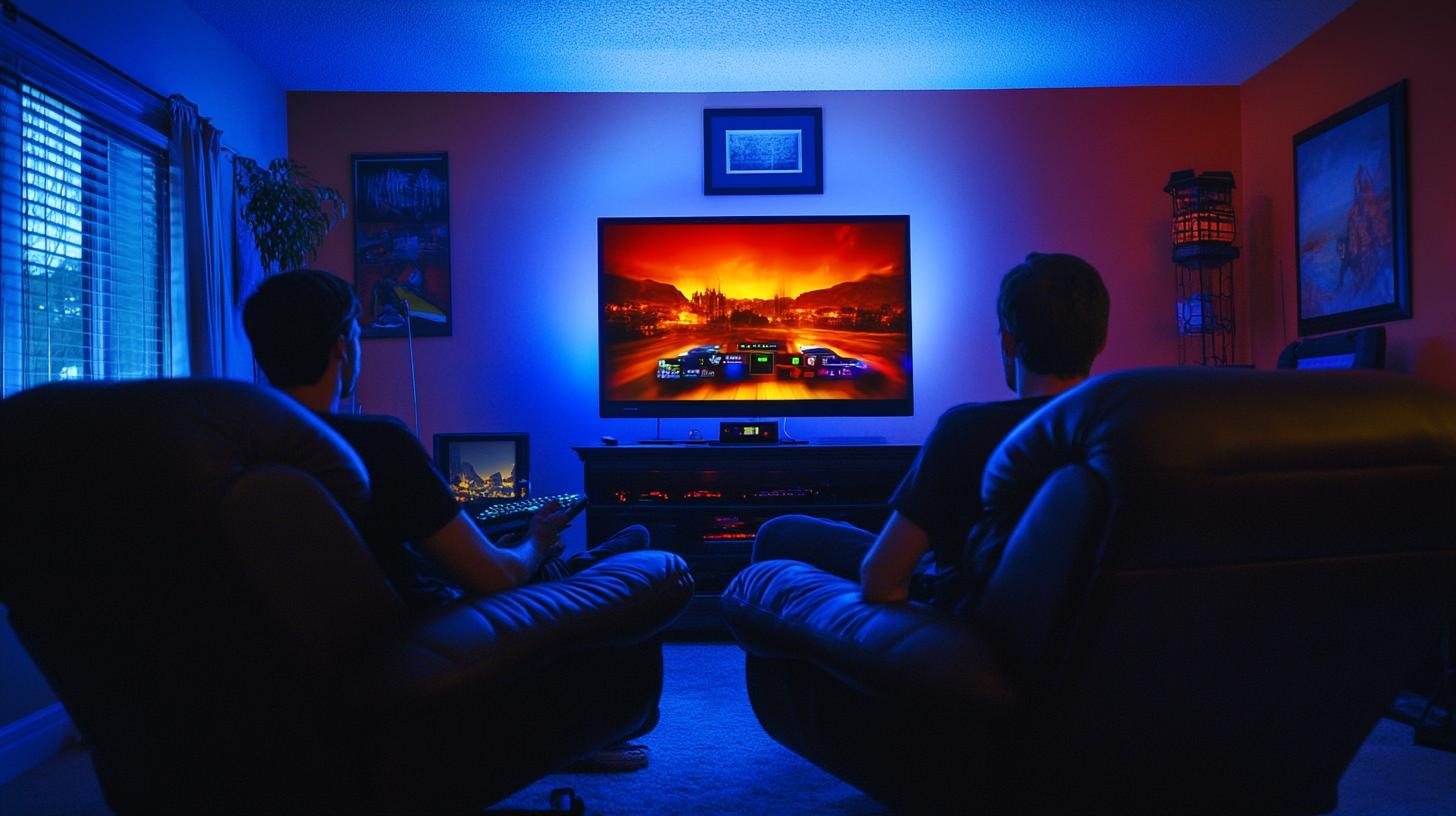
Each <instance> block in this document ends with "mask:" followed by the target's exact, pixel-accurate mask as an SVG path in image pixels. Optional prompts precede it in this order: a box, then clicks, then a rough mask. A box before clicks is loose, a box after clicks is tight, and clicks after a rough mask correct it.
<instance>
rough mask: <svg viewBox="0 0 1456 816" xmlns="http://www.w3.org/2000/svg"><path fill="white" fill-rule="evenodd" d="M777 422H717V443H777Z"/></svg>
mask: <svg viewBox="0 0 1456 816" xmlns="http://www.w3.org/2000/svg"><path fill="white" fill-rule="evenodd" d="M778 442H779V424H778V423H777V422H764V421H762V420H760V421H757V422H720V423H718V444H720V445H777V444H778Z"/></svg>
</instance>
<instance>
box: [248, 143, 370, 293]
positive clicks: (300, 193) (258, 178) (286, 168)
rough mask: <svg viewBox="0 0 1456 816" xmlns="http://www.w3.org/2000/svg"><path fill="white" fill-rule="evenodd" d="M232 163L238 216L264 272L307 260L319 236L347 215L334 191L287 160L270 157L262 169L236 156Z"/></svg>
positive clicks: (301, 264)
mask: <svg viewBox="0 0 1456 816" xmlns="http://www.w3.org/2000/svg"><path fill="white" fill-rule="evenodd" d="M234 166H235V168H236V173H237V180H238V195H239V196H240V198H241V199H242V202H243V203H242V207H243V211H242V215H243V221H244V223H246V224H247V225H248V228H249V229H250V230H252V232H253V243H254V244H255V245H256V246H257V247H258V257H259V258H260V259H261V260H262V262H263V269H264V274H271V273H272V272H279V271H288V270H294V269H301V268H303V267H305V266H307V265H308V264H310V263H313V260H314V258H315V257H316V256H317V254H318V248H319V245H320V244H322V243H323V241H324V235H326V234H328V231H329V230H330V229H332V228H333V226H334V225H335V224H337V223H339V221H340V220H342V219H343V218H344V216H345V215H347V214H348V209H347V207H346V206H345V204H344V198H343V196H341V195H340V194H339V191H338V190H335V189H334V188H332V187H326V186H324V185H322V184H319V183H318V182H317V181H316V180H315V179H314V178H313V177H312V176H310V175H309V174H308V171H307V170H306V169H305V168H304V167H303V165H301V164H299V163H297V162H295V161H293V160H292V159H274V160H273V161H271V162H269V163H268V166H267V167H266V168H264V167H263V166H261V165H259V164H258V163H257V162H256V161H254V160H252V159H250V158H248V157H246V156H239V157H238V158H237V161H236V162H235V164H234Z"/></svg>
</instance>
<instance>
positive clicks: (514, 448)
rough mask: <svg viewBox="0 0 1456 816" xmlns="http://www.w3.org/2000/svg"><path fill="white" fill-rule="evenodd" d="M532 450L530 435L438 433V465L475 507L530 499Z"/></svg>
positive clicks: (460, 499) (465, 500) (454, 490)
mask: <svg viewBox="0 0 1456 816" xmlns="http://www.w3.org/2000/svg"><path fill="white" fill-rule="evenodd" d="M530 453H531V442H530V435H529V434H524V433H438V434H435V468H436V469H437V470H439V471H440V475H442V476H444V477H445V483H446V484H448V485H449V486H450V491H451V492H452V493H454V494H455V500H456V501H457V502H460V503H461V504H467V505H471V506H472V508H473V507H477V506H484V505H486V504H498V503H503V502H513V501H519V500H521V499H526V498H529V497H530V495H531V491H530V477H531V459H530Z"/></svg>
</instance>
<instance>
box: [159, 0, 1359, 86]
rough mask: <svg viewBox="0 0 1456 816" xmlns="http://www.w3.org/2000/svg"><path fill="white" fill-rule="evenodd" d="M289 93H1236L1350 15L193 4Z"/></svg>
mask: <svg viewBox="0 0 1456 816" xmlns="http://www.w3.org/2000/svg"><path fill="white" fill-rule="evenodd" d="M185 2H186V3H187V4H188V5H189V6H191V7H192V8H193V9H194V10H195V11H196V12H197V13H198V14H199V15H201V16H202V17H203V18H204V19H206V20H207V21H208V22H210V23H212V25H214V26H215V27H216V28H217V29H219V30H220V31H221V32H222V33H223V34H224V35H225V36H226V37H228V38H229V39H230V40H232V41H233V42H234V43H236V44H237V45H238V46H239V47H240V48H241V49H242V50H243V51H244V52H245V53H246V54H247V55H248V56H249V57H251V58H252V59H253V60H254V61H255V62H257V63H258V64H259V65H261V66H262V67H263V68H264V69H265V70H267V71H269V72H271V73H272V74H273V75H274V76H275V77H276V78H277V79H278V81H279V83H280V84H282V85H283V87H284V88H286V89H288V90H318V91H792V90H933V89H948V88H1060V87H1096V86H1128V85H1230V84H1238V83H1240V82H1243V81H1244V80H1246V79H1248V78H1249V77H1250V76H1252V75H1253V74H1254V73H1256V72H1258V71H1259V70H1260V69H1262V68H1264V67H1265V66H1266V65H1268V64H1269V63H1271V62H1273V61H1274V60H1275V59H1277V58H1278V57H1279V56H1280V55H1282V54H1283V53H1285V52H1286V51H1288V50H1289V49H1290V48H1292V47H1294V46H1295V45H1296V44H1297V43H1299V41H1300V40H1302V39H1304V38H1305V37H1307V36H1309V35H1310V34H1311V33H1313V32H1314V31H1315V30H1316V29H1318V28H1319V27H1320V26H1322V25H1324V24H1325V23H1326V22H1328V21H1329V20H1330V19H1331V18H1333V17H1334V16H1335V15H1336V14H1338V13H1339V12H1341V11H1343V10H1344V9H1345V8H1347V7H1348V6H1349V5H1350V4H1351V2H1352V0H1225V1H1224V2H1219V1H1218V0H1025V1H1024V2H1016V0H966V2H888V1H887V0H793V2H768V1H767V0H740V1H739V2H709V1H708V0H685V1H682V2H660V1H659V0H630V1H628V2H612V0H601V2H591V1H590V0H561V1H559V2H549V0H185Z"/></svg>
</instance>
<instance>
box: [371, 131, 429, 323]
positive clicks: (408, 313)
mask: <svg viewBox="0 0 1456 816" xmlns="http://www.w3.org/2000/svg"><path fill="white" fill-rule="evenodd" d="M353 163H354V288H355V290H357V291H358V293H359V309H360V311H359V328H360V330H361V333H360V336H361V337H404V336H405V335H406V334H407V333H409V334H413V335H414V336H416V337H448V336H449V335H450V332H451V328H452V316H451V310H450V174H449V166H448V164H447V159H446V155H445V154H444V153H406V154H370V155H364V154H355V155H354V156H353ZM406 321H408V323H406Z"/></svg>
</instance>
